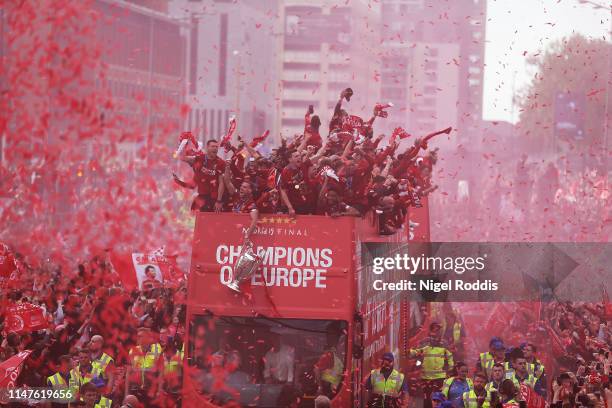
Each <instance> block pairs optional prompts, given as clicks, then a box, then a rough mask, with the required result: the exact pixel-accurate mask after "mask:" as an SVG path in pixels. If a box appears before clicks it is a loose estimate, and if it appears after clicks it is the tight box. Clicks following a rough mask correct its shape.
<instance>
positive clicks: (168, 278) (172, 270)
mask: <svg viewBox="0 0 612 408" xmlns="http://www.w3.org/2000/svg"><path fill="white" fill-rule="evenodd" d="M163 252H164V251H163V249H160V250H157V251H154V252H150V253H145V252H137V253H132V254H122V255H111V263H112V264H113V268H114V269H115V271H116V272H117V274H118V275H119V278H120V279H121V282H122V283H123V286H124V287H125V288H126V289H129V290H131V289H136V288H138V289H142V284H143V282H145V281H147V279H148V280H149V283H151V284H152V285H153V286H157V284H161V283H162V282H165V283H166V284H168V283H170V284H173V283H177V282H178V281H179V279H181V278H184V274H183V273H182V272H181V271H180V269H179V267H178V265H177V256H169V255H165V254H164V253H163ZM149 267H151V268H152V269H151V268H149ZM147 270H150V272H148V273H149V275H150V276H148V275H147ZM152 273H154V274H152ZM154 281H157V283H156V282H154Z"/></svg>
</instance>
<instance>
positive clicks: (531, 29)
mask: <svg viewBox="0 0 612 408" xmlns="http://www.w3.org/2000/svg"><path fill="white" fill-rule="evenodd" d="M592 2H593V3H598V4H601V5H604V6H605V5H606V4H607V5H608V7H609V5H610V4H611V3H610V1H609V0H592ZM486 30H487V33H486V37H487V40H486V48H485V64H486V67H485V72H484V76H485V77H484V104H483V116H484V119H485V120H508V121H510V120H511V118H512V93H513V82H514V89H515V90H516V91H518V90H520V89H521V88H522V87H524V86H525V85H527V84H528V83H529V81H530V78H531V77H532V76H533V75H534V73H535V72H534V71H532V70H529V69H528V66H527V64H526V63H525V61H526V59H527V57H528V56H529V55H533V54H535V53H537V52H538V51H539V50H543V49H545V48H546V46H547V45H548V44H549V43H550V42H551V41H554V40H556V39H559V38H561V37H565V36H569V35H571V34H572V33H573V32H578V33H581V34H583V35H585V36H587V37H597V38H602V39H603V38H604V37H605V38H606V39H608V40H610V36H609V30H610V9H609V8H608V9H607V10H605V9H599V10H598V9H595V8H594V6H593V5H592V4H588V3H585V4H581V1H580V0H488V3H487V27H486ZM525 51H527V55H525V56H523V53H524V52H525ZM602 57H603V58H605V56H602ZM515 72H516V74H515ZM517 116H518V109H515V112H514V118H515V119H516V117H517Z"/></svg>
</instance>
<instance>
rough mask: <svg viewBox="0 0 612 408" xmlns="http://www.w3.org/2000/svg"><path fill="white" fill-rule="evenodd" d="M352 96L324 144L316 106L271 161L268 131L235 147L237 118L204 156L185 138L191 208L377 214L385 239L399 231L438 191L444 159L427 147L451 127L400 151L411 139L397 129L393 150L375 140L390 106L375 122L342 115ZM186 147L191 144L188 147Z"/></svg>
mask: <svg viewBox="0 0 612 408" xmlns="http://www.w3.org/2000/svg"><path fill="white" fill-rule="evenodd" d="M352 94H353V91H352V90H351V89H350V88H347V89H345V90H344V91H342V93H341V95H340V99H339V100H338V102H337V104H336V107H335V109H334V113H333V116H332V119H331V121H330V123H329V132H328V135H327V138H326V141H325V142H324V140H323V138H322V136H321V125H322V124H321V120H320V118H319V116H318V115H314V109H313V107H312V105H311V106H310V107H309V109H308V111H307V112H306V115H305V126H304V132H303V134H300V135H296V136H295V138H294V139H293V140H290V141H288V140H284V139H283V140H282V143H281V145H280V146H278V147H277V148H275V149H273V151H272V153H271V155H269V156H264V155H262V154H261V153H260V152H259V151H258V150H257V146H258V144H259V143H261V142H262V141H263V140H264V139H265V137H266V136H267V132H266V133H264V134H263V135H262V136H259V137H256V138H254V139H253V141H251V142H250V143H246V142H245V141H243V140H242V139H241V138H240V137H238V144H236V145H234V144H232V140H231V139H232V136H233V133H234V131H235V129H236V122H235V120H232V122H231V123H230V128H229V131H228V133H227V135H226V136H225V137H224V138H223V140H221V141H220V142H219V141H216V140H208V141H207V142H206V146H205V148H204V150H201V149H200V148H199V146H198V143H197V142H196V141H195V139H194V138H193V136H192V135H191V134H190V133H184V134H183V135H182V136H181V141H182V143H181V148H180V149H179V153H180V158H181V159H182V160H184V161H185V162H187V163H189V164H190V166H191V167H192V168H193V172H194V177H193V181H191V182H184V181H182V180H180V179H179V178H178V177H176V176H175V180H176V181H177V182H178V183H179V184H180V185H182V186H184V187H188V188H193V189H195V188H197V192H198V195H197V197H196V198H195V199H194V201H193V204H192V209H193V210H199V211H227V212H237V213H261V214H278V213H286V214H289V215H292V216H293V215H295V214H317V215H328V216H342V215H348V216H363V215H364V214H365V213H367V212H368V211H370V210H375V211H376V213H377V214H379V226H380V233H381V234H392V233H394V232H395V231H397V230H398V229H399V228H401V227H402V225H403V224H404V220H405V216H406V213H407V209H408V208H409V207H419V206H421V203H420V199H421V198H422V197H423V196H425V195H427V194H429V193H430V192H432V191H434V190H435V189H436V186H435V185H434V184H432V181H431V173H432V168H433V166H434V164H435V163H436V161H437V153H436V150H430V151H427V148H428V141H429V139H431V137H433V136H435V135H436V134H440V133H447V134H448V133H449V132H450V131H451V129H450V128H448V129H445V130H444V131H441V132H436V133H432V134H430V135H427V136H425V137H423V138H416V139H415V140H414V143H413V144H412V145H411V146H410V147H409V148H407V149H406V150H404V151H402V152H401V153H400V152H399V145H400V141H401V140H402V139H404V138H407V137H409V136H410V135H409V134H408V133H407V132H406V131H405V130H403V129H402V128H396V129H395V130H394V132H393V134H392V135H391V137H390V142H389V144H388V146H387V147H385V148H381V147H379V144H380V142H381V141H382V139H383V137H384V135H379V136H377V137H374V130H373V124H374V121H375V119H376V118H377V117H386V116H387V112H386V111H385V109H386V108H388V107H390V105H388V104H387V105H383V104H377V105H376V106H375V108H374V112H373V116H372V117H371V118H370V119H369V120H368V121H364V120H362V119H361V118H359V117H358V116H355V115H349V114H348V113H347V112H346V111H345V110H344V109H342V102H343V100H345V99H346V100H347V101H348V100H350V98H351V96H352ZM398 139H399V140H398ZM183 141H191V142H192V146H191V147H189V148H185V142H183ZM220 147H221V148H224V149H225V151H226V152H227V153H228V156H229V159H227V161H224V160H223V159H221V158H220V157H219V156H218V155H217V154H218V151H219V148H220ZM254 216H255V215H254Z"/></svg>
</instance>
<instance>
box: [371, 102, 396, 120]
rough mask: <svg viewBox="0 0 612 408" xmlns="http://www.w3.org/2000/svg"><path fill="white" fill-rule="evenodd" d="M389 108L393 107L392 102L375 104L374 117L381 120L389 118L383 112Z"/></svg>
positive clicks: (385, 112)
mask: <svg viewBox="0 0 612 408" xmlns="http://www.w3.org/2000/svg"><path fill="white" fill-rule="evenodd" d="M391 107H393V103H392V102H387V103H377V104H376V105H375V106H374V116H379V117H381V118H386V117H387V116H389V113H388V112H387V111H385V109H387V108H391Z"/></svg>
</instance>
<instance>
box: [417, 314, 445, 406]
mask: <svg viewBox="0 0 612 408" xmlns="http://www.w3.org/2000/svg"><path fill="white" fill-rule="evenodd" d="M441 329H442V326H441V325H440V323H438V322H432V323H431V324H430V325H429V337H426V338H425V339H423V341H421V343H420V344H419V347H418V348H416V349H411V350H410V356H411V357H414V358H419V359H421V361H422V371H421V387H422V389H423V394H424V398H425V401H426V402H429V397H430V395H431V393H432V392H434V391H440V389H441V388H442V385H443V383H444V379H445V378H446V372H447V371H448V370H452V369H453V367H454V361H453V353H451V352H450V350H449V349H448V346H447V345H446V343H445V342H444V340H442V330H441ZM417 364H418V363H417Z"/></svg>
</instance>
